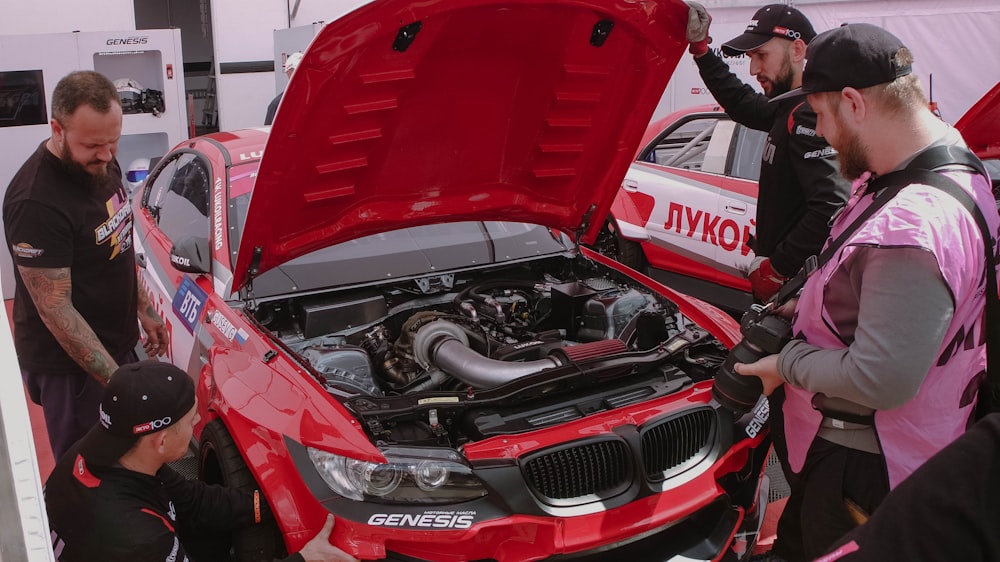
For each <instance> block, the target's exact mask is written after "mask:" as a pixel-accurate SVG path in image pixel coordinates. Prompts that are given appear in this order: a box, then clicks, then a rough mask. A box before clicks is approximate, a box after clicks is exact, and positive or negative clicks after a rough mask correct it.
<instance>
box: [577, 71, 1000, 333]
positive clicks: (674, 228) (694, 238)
mask: <svg viewBox="0 0 1000 562" xmlns="http://www.w3.org/2000/svg"><path fill="white" fill-rule="evenodd" d="M998 96H1000V93H998V89H997V88H996V87H995V88H994V89H993V90H992V91H991V92H990V93H988V94H987V95H986V96H984V97H983V99H982V100H980V101H979V102H978V103H977V104H976V105H975V106H973V107H972V108H971V109H970V110H969V111H968V112H967V113H966V115H965V116H963V117H962V118H961V119H960V120H959V121H958V122H957V123H956V127H957V128H958V129H959V130H960V131H962V134H963V135H964V136H965V138H966V141H967V142H968V143H969V146H970V148H972V149H973V150H974V151H975V152H976V154H978V155H979V157H980V158H982V159H983V160H984V162H985V164H986V166H987V169H989V170H990V171H991V174H992V176H993V178H994V179H997V178H1000V163H998V162H1000V161H998V160H997V158H998V156H1000V152H998V151H1000V148H998V146H1000V144H998V143H997V140H996V139H997V133H996V132H995V131H996V130H997V128H996V123H997V122H998V119H997V118H995V116H994V115H993V114H991V112H994V113H995V112H996V111H997V109H996V106H997V105H998V100H997V97H998ZM766 137H767V133H766V132H765V131H757V130H754V129H749V128H747V127H744V126H743V125H740V124H738V123H735V122H733V121H732V120H730V119H729V116H728V115H726V113H725V111H723V109H722V108H721V107H720V106H718V105H703V106H696V107H690V108H686V109H682V110H678V111H675V112H674V113H671V114H670V115H667V116H666V117H662V118H660V119H657V120H655V121H653V122H651V123H650V124H649V126H648V127H647V129H646V133H645V135H644V136H643V140H642V143H641V144H640V149H639V151H638V153H637V155H636V159H635V162H633V163H632V165H631V166H630V167H629V170H628V173H627V174H626V176H625V180H624V181H623V182H622V186H621V190H620V191H619V192H618V196H617V197H616V199H615V202H614V205H613V206H612V208H611V215H612V217H613V218H611V217H609V219H608V221H607V222H606V223H605V227H604V229H603V230H602V232H601V234H600V236H599V237H598V239H597V241H596V242H595V244H594V248H595V249H596V250H597V251H599V252H601V253H603V254H605V255H608V256H611V257H614V258H615V259H617V260H619V261H620V262H622V263H624V264H626V265H628V266H629V267H632V268H634V269H636V270H638V271H642V272H644V273H648V274H649V275H650V276H651V277H653V278H655V279H657V280H658V281H662V282H664V283H667V284H668V285H670V286H671V287H673V288H675V289H678V290H680V291H682V292H685V293H687V294H689V295H693V296H696V297H698V298H701V299H704V300H705V301H707V302H709V303H712V304H714V305H716V306H718V307H720V308H723V309H724V310H726V311H728V312H730V313H731V314H733V315H734V316H737V317H738V316H739V315H740V314H741V313H742V312H743V311H745V310H747V308H748V307H749V306H750V304H751V303H752V302H753V297H752V295H751V294H750V283H749V282H748V281H747V279H746V275H745V273H744V272H745V271H746V270H747V269H749V267H750V262H751V260H753V258H754V254H753V251H752V250H750V248H749V247H748V246H747V245H746V241H747V238H748V236H749V235H751V234H753V233H754V231H755V230H756V229H755V226H756V225H755V217H756V212H757V177H758V176H759V175H760V155H761V151H762V150H763V146H764V141H765V140H766Z"/></svg>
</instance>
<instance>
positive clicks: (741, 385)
mask: <svg viewBox="0 0 1000 562" xmlns="http://www.w3.org/2000/svg"><path fill="white" fill-rule="evenodd" d="M764 355H766V353H762V352H761V351H760V350H759V349H754V348H753V347H751V346H750V345H749V344H748V343H747V342H746V340H744V341H741V342H740V343H738V344H736V347H734V348H733V349H732V350H731V351H730V352H729V355H728V356H726V360H725V361H724V362H723V363H722V365H721V366H720V367H719V370H718V372H716V374H715V385H714V386H713V387H712V397H713V398H715V400H716V401H717V402H718V403H719V404H721V405H722V407H724V408H726V409H727V410H730V411H732V412H733V413H735V414H737V415H743V414H745V413H747V412H749V411H750V409H751V408H753V407H754V405H755V404H757V400H759V399H760V395H761V393H762V392H763V391H764V386H763V385H762V384H761V382H760V379H759V378H757V377H754V376H745V375H741V374H739V373H737V372H736V371H735V370H733V365H735V364H736V363H753V362H754V361H757V360H758V359H760V358H761V357H763V356H764Z"/></svg>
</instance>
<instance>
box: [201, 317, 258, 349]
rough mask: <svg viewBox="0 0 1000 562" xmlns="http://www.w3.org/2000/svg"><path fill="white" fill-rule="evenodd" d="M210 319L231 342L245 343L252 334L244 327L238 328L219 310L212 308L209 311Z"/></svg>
mask: <svg viewBox="0 0 1000 562" xmlns="http://www.w3.org/2000/svg"><path fill="white" fill-rule="evenodd" d="M209 319H210V321H211V323H212V325H213V326H215V328H216V329H217V330H219V331H220V332H222V336H223V337H224V338H226V339H227V340H229V341H231V342H233V341H234V342H236V343H238V344H240V345H243V344H244V343H246V341H247V337H249V335H250V334H248V333H247V331H246V330H244V329H243V328H237V327H236V326H235V325H233V323H232V322H230V321H229V319H228V318H226V317H225V316H223V315H222V313H221V312H219V311H218V310H212V311H210V312H209Z"/></svg>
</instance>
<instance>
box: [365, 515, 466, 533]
mask: <svg viewBox="0 0 1000 562" xmlns="http://www.w3.org/2000/svg"><path fill="white" fill-rule="evenodd" d="M475 520H476V512H475V511H425V512H423V513H375V514H372V516H371V517H369V518H368V524H369V525H373V526H376V527H410V528H417V529H468V528H469V527H471V526H472V524H473V523H474V522H475Z"/></svg>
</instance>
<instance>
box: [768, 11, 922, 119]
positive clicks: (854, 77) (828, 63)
mask: <svg viewBox="0 0 1000 562" xmlns="http://www.w3.org/2000/svg"><path fill="white" fill-rule="evenodd" d="M905 47H906V45H903V42H902V41H900V40H899V38H898V37H896V36H895V35H893V34H892V33H889V32H888V31H886V30H885V29H882V28H881V27H879V26H877V25H872V24H870V23H846V24H844V25H842V26H840V27H836V28H834V29H831V30H829V31H824V32H823V33H820V34H819V35H818V36H816V39H815V40H814V41H813V42H812V43H810V44H809V47H808V48H807V49H806V66H805V69H803V70H802V87H800V88H796V89H794V90H792V91H790V92H788V93H785V94H782V95H780V96H776V97H774V98H772V99H771V101H778V100H782V99H786V98H790V97H792V96H799V95H802V94H812V93H815V92H839V91H840V90H843V89H844V88H857V89H859V90H860V89H861V88H868V87H870V86H875V85H877V84H885V83H887V82H892V81H893V80H895V79H897V78H900V77H902V76H906V75H907V74H910V73H911V72H913V66H912V65H909V64H905V65H898V64H896V54H897V53H899V50H900V49H902V48H905Z"/></svg>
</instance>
